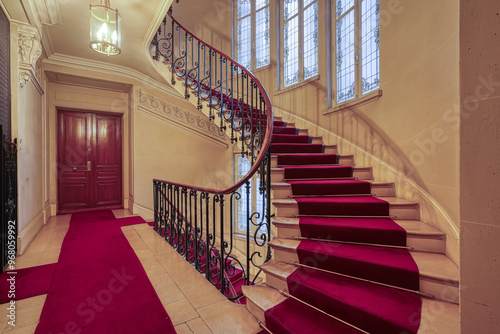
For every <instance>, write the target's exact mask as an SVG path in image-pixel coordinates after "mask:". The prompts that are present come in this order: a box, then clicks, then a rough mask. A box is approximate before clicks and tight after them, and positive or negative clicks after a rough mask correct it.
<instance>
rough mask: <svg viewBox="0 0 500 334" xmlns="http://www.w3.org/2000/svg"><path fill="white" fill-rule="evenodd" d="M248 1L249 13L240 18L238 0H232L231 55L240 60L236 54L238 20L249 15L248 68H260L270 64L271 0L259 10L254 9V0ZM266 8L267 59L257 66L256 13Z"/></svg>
mask: <svg viewBox="0 0 500 334" xmlns="http://www.w3.org/2000/svg"><path fill="white" fill-rule="evenodd" d="M249 1H250V6H251V9H250V14H248V15H245V16H242V17H241V18H239V17H238V0H234V1H233V8H234V13H233V27H234V33H233V38H234V43H233V56H234V59H236V60H237V61H238V62H239V63H240V60H239V59H238V58H239V55H238V22H239V21H240V20H242V19H244V18H247V17H250V36H251V37H250V68H249V69H248V70H257V69H261V68H263V67H266V66H269V65H271V3H272V0H268V3H267V5H265V6H263V7H262V8H259V10H256V0H249ZM266 8H267V10H268V30H267V35H268V40H269V42H268V50H267V52H268V61H267V63H264V64H262V65H260V66H257V65H258V64H257V39H256V35H257V21H256V20H257V13H258V12H261V11H264V10H265V9H266Z"/></svg>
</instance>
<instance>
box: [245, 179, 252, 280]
mask: <svg viewBox="0 0 500 334" xmlns="http://www.w3.org/2000/svg"><path fill="white" fill-rule="evenodd" d="M245 190H246V193H247V196H246V211H247V217H246V222H247V223H246V232H247V235H246V241H247V254H246V255H247V277H246V284H247V285H248V284H249V282H250V233H251V227H252V222H251V219H250V200H251V193H250V181H247V182H246V183H245Z"/></svg>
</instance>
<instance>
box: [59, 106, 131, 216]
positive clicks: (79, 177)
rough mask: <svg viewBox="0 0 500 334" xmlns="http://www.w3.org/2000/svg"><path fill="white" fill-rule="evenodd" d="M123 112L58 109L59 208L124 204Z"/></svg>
mask: <svg viewBox="0 0 500 334" xmlns="http://www.w3.org/2000/svg"><path fill="white" fill-rule="evenodd" d="M121 136H122V135H121V116H116V115H109V114H104V113H102V114H101V113H90V112H75V111H59V113H58V142H57V160H58V164H57V165H58V211H59V212H60V213H65V212H74V211H81V210H88V209H92V208H119V207H121V205H122V139H121V138H122V137H121Z"/></svg>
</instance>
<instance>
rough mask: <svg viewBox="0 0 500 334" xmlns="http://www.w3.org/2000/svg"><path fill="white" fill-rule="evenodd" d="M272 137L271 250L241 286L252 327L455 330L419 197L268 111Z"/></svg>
mask: <svg viewBox="0 0 500 334" xmlns="http://www.w3.org/2000/svg"><path fill="white" fill-rule="evenodd" d="M272 140H273V142H272V145H271V154H272V157H271V167H272V170H271V182H272V183H271V187H272V189H273V201H272V204H273V206H274V209H275V218H274V220H273V225H274V229H275V230H274V231H275V232H276V233H275V234H273V235H274V238H273V239H272V240H271V241H270V245H271V247H272V248H273V259H272V260H271V261H269V262H268V263H266V264H264V265H262V266H260V268H261V269H262V270H263V272H264V273H265V274H266V283H265V284H261V285H256V286H244V287H243V293H244V294H245V296H246V297H247V308H248V309H249V310H250V312H252V314H253V315H254V316H255V317H256V318H257V319H259V321H261V322H262V327H263V328H265V330H263V331H262V333H267V332H269V333H384V334H388V333H398V334H399V333H459V316H458V314H459V313H458V286H459V281H458V278H459V271H458V267H457V266H456V265H455V264H454V263H453V262H452V261H451V260H450V259H449V258H448V257H447V256H446V255H445V254H444V251H445V242H446V235H445V234H444V233H442V232H441V231H439V230H437V229H436V228H434V227H432V226H431V225H429V224H427V223H425V222H422V221H420V214H419V203H416V202H411V201H408V200H405V199H402V198H397V197H396V193H395V189H394V184H393V183H390V182H384V181H379V180H374V179H373V173H372V168H371V167H357V166H354V158H353V156H342V155H339V154H338V152H337V148H336V146H334V145H331V146H327V145H323V144H322V139H321V138H319V137H312V136H309V135H308V133H307V130H304V129H297V128H295V127H294V125H293V124H287V123H286V122H284V121H282V120H281V119H277V120H275V122H274V130H273V136H272Z"/></svg>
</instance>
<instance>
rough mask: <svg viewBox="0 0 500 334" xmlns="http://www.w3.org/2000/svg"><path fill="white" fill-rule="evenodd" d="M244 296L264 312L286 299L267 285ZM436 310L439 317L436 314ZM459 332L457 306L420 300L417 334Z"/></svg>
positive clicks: (259, 286)
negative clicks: (420, 307) (419, 319)
mask: <svg viewBox="0 0 500 334" xmlns="http://www.w3.org/2000/svg"><path fill="white" fill-rule="evenodd" d="M243 291H244V294H245V296H246V297H247V299H249V300H251V301H252V302H253V303H254V304H255V305H256V306H257V307H258V308H260V309H261V310H263V311H266V310H268V309H270V308H272V307H274V306H276V305H277V304H278V303H280V302H281V301H283V300H285V299H286V298H285V297H283V296H282V295H281V294H280V293H279V292H278V291H277V290H276V289H274V288H273V287H270V286H269V285H267V284H261V285H256V286H245V287H244V289H243ZM436 310H438V312H439V315H438V314H436ZM459 332H460V312H459V306H458V305H457V304H453V303H448V302H444V301H440V300H431V299H426V298H422V313H421V322H420V328H419V330H418V333H419V334H455V333H459Z"/></svg>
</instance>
